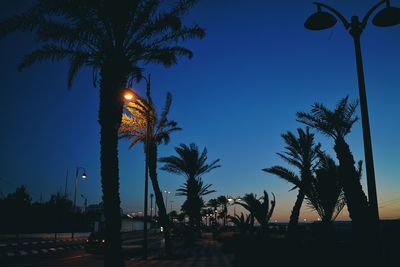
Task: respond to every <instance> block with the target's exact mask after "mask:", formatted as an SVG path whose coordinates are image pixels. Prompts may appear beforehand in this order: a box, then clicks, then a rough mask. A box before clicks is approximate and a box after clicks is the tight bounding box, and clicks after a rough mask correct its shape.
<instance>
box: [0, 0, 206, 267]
mask: <svg viewBox="0 0 400 267" xmlns="http://www.w3.org/2000/svg"><path fill="white" fill-rule="evenodd" d="M195 2H196V1H195V0H183V1H177V2H176V3H175V4H174V5H173V6H172V8H171V9H169V10H167V11H166V9H165V8H164V7H163V9H162V10H163V11H161V7H160V1H158V0H140V1H139V0H137V1H132V0H120V1H118V2H117V3H116V2H115V1H113V0H38V1H36V2H35V4H34V6H33V7H31V8H30V9H28V10H27V11H26V12H23V13H22V14H20V15H17V16H13V17H11V18H8V19H6V20H3V21H2V22H0V36H1V37H3V36H5V35H7V34H9V33H12V32H16V31H31V32H33V33H34V35H35V37H36V40H38V42H39V43H40V45H41V46H40V47H39V48H37V49H35V50H34V51H33V52H31V53H30V54H28V55H27V56H25V57H24V59H23V60H22V62H21V63H20V65H19V68H20V69H23V68H26V67H29V66H30V65H32V64H33V63H36V62H41V61H45V60H51V61H59V60H64V59H67V60H68V61H69V63H70V68H69V71H68V86H71V84H72V80H73V78H74V77H75V75H76V74H77V72H78V71H79V70H80V69H81V68H82V67H85V66H88V67H91V68H92V69H93V73H94V77H95V79H94V80H95V84H96V82H97V80H98V81H99V89H100V107H99V123H100V126H101V130H100V139H101V140H100V144H101V150H100V151H101V156H100V161H101V177H102V190H103V201H104V216H105V223H106V235H107V240H109V241H108V242H107V247H106V249H107V253H106V254H105V257H104V263H105V266H117V267H118V266H122V265H123V259H122V250H121V236H120V228H121V218H120V197H119V174H118V128H119V125H120V123H121V114H122V105H123V104H122V97H121V94H122V91H123V89H124V88H125V86H126V84H127V82H128V81H129V79H132V78H133V79H135V80H139V79H140V78H141V76H142V70H143V69H142V67H141V66H142V65H143V64H146V63H150V62H153V63H160V64H163V65H165V66H170V65H173V64H175V63H177V59H178V57H179V56H186V57H189V58H190V57H192V52H191V51H190V50H188V49H186V48H184V47H182V46H179V45H178V41H181V40H184V39H191V38H198V37H200V38H202V37H203V36H204V30H203V29H202V28H200V27H199V26H197V25H194V26H191V27H185V26H184V25H183V23H182V17H183V15H184V14H185V13H186V12H187V11H188V10H189V9H190V8H191V7H192V6H193V4H194V3H195ZM97 74H99V79H97V78H96V77H97Z"/></svg>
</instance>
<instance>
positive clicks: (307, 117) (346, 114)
mask: <svg viewBox="0 0 400 267" xmlns="http://www.w3.org/2000/svg"><path fill="white" fill-rule="evenodd" d="M357 105H358V102H357V101H354V102H349V98H348V97H345V98H343V99H341V100H340V101H339V102H338V104H337V105H336V108H335V109H334V110H329V109H328V108H327V107H325V106H324V105H323V104H321V103H315V104H314V105H312V109H311V112H310V113H305V112H298V113H297V118H298V119H297V120H298V121H299V122H302V123H304V124H306V125H309V126H311V127H313V128H315V129H317V130H318V131H320V132H321V133H323V134H325V135H327V136H329V137H331V138H333V139H334V141H335V146H334V150H335V152H336V157H337V159H338V160H339V167H338V172H339V173H340V177H341V182H342V184H343V191H344V195H345V198H346V204H347V208H348V211H349V215H350V218H351V219H352V221H353V227H354V229H355V231H356V232H357V233H358V234H359V235H360V236H363V235H365V234H366V232H367V231H368V225H370V223H372V217H371V216H370V212H369V205H368V200H367V197H366V195H365V193H364V191H363V189H362V186H361V182H360V176H359V172H358V171H357V169H356V167H355V161H354V157H353V154H352V153H351V150H350V147H349V145H348V144H347V143H346V141H345V137H346V135H347V134H349V133H350V131H351V128H352V126H353V124H354V123H355V122H356V121H357V120H358V118H357V116H356V115H355V112H356V109H357Z"/></svg>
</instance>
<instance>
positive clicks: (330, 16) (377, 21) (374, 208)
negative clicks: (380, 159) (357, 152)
mask: <svg viewBox="0 0 400 267" xmlns="http://www.w3.org/2000/svg"><path fill="white" fill-rule="evenodd" d="M384 4H386V7H385V8H383V9H382V10H380V11H379V12H378V13H377V14H376V15H375V17H374V18H373V19H372V23H373V24H374V25H375V26H379V27H389V26H394V25H397V24H400V8H396V7H392V6H390V0H382V1H380V2H378V3H377V4H375V5H374V6H372V7H371V8H370V10H369V11H368V12H367V13H366V15H365V16H364V17H363V19H362V20H361V21H360V19H359V17H358V16H352V17H351V20H350V22H348V21H347V20H346V18H345V17H344V16H343V15H342V14H341V13H339V11H337V10H336V9H334V8H332V7H330V6H328V5H326V4H323V3H319V2H314V5H316V6H317V12H316V13H314V14H312V15H311V16H310V17H309V18H308V19H307V20H306V22H305V23H304V27H305V28H307V29H309V30H324V29H328V28H331V27H333V26H334V25H335V24H336V22H337V19H336V18H338V19H339V20H340V21H341V22H342V23H343V25H344V27H345V28H346V30H348V31H349V33H350V35H351V37H352V38H353V41H354V47H355V55H356V65H357V77H358V88H359V95H360V108H361V121H362V130H363V140H364V154H365V166H366V172H367V185H368V199H369V205H370V210H371V214H372V216H373V220H374V225H375V228H376V229H374V230H375V232H376V234H377V237H378V238H380V237H379V236H380V233H379V211H378V199H377V193H376V182H375V170H374V160H373V153H372V142H371V131H370V125H369V117H368V106H367V94H366V90H365V78H364V69H363V63H362V54H361V40H360V39H361V38H360V37H361V34H362V32H363V31H364V29H365V27H366V26H367V23H368V20H369V18H370V16H371V15H372V13H373V12H374V11H375V10H376V9H377V8H378V7H380V6H381V5H384ZM322 8H324V9H326V10H327V11H329V12H325V11H322ZM334 15H335V16H336V17H335V16H334Z"/></svg>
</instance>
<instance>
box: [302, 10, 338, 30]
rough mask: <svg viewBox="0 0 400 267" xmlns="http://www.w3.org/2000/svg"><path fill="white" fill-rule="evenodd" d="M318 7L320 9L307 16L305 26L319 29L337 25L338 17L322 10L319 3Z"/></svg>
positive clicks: (309, 28)
mask: <svg viewBox="0 0 400 267" xmlns="http://www.w3.org/2000/svg"><path fill="white" fill-rule="evenodd" d="M317 8H318V11H317V12H315V13H314V14H312V15H311V16H309V17H308V18H307V20H306V22H305V23H304V27H305V28H306V29H308V30H313V31H319V30H325V29H328V28H331V27H333V26H335V24H336V22H337V20H336V18H335V17H334V16H333V15H332V14H331V13H328V12H325V11H321V7H320V6H319V5H317Z"/></svg>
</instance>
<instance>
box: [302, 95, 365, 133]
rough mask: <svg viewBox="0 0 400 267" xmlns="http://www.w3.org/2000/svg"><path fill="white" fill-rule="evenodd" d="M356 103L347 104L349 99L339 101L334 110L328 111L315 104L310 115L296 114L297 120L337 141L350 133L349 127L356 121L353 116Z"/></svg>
mask: <svg viewBox="0 0 400 267" xmlns="http://www.w3.org/2000/svg"><path fill="white" fill-rule="evenodd" d="M357 106H358V101H353V102H349V97H348V96H347V97H345V98H343V99H341V100H340V101H339V102H338V104H337V105H336V108H335V109H334V110H329V109H328V108H327V107H325V106H324V105H323V104H321V103H315V104H313V105H312V107H311V112H310V113H305V112H297V118H298V119H297V120H298V121H299V122H302V123H304V124H306V125H308V126H310V127H313V128H314V129H317V130H319V131H321V132H322V133H324V134H326V135H328V136H331V137H333V138H334V139H337V138H339V137H342V138H343V137H344V136H346V135H347V134H349V133H350V131H351V127H352V126H353V124H354V123H355V122H356V121H357V120H358V117H357V116H355V115H354V113H355V111H356V109H357Z"/></svg>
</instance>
